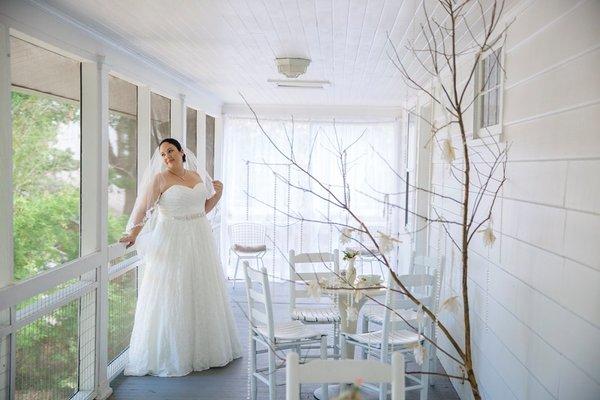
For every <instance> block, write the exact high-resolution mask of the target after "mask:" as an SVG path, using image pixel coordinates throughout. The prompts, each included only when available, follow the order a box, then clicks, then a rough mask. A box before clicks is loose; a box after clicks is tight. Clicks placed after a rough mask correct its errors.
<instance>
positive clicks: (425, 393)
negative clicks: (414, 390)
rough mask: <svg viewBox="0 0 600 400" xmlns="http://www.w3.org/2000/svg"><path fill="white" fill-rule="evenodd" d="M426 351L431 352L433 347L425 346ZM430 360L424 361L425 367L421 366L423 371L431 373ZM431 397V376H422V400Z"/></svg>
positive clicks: (420, 397)
mask: <svg viewBox="0 0 600 400" xmlns="http://www.w3.org/2000/svg"><path fill="white" fill-rule="evenodd" d="M425 350H426V351H427V353H429V352H430V351H431V347H430V346H429V345H428V344H425ZM429 365H430V364H429V358H428V359H427V360H423V365H421V370H422V371H423V372H429ZM428 396H429V374H427V373H425V374H421V390H420V396H419V399H420V400H427V397H428Z"/></svg>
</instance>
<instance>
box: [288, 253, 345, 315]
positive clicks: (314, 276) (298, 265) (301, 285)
mask: <svg viewBox="0 0 600 400" xmlns="http://www.w3.org/2000/svg"><path fill="white" fill-rule="evenodd" d="M289 264H290V280H289V288H290V311H291V310H293V309H294V308H295V307H296V299H299V298H309V297H310V294H309V292H308V287H307V285H306V283H307V282H309V281H314V280H318V279H320V278H331V277H335V276H337V275H338V274H339V273H340V255H339V251H338V250H337V249H336V250H334V251H333V253H299V254H296V252H295V251H294V250H290V253H289ZM305 265H312V267H313V268H312V271H300V270H301V269H304V268H302V266H305ZM318 265H320V266H321V267H323V268H322V269H325V270H326V271H320V272H316V268H315V266H318Z"/></svg>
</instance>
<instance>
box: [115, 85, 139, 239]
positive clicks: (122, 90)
mask: <svg viewBox="0 0 600 400" xmlns="http://www.w3.org/2000/svg"><path fill="white" fill-rule="evenodd" d="M108 119H109V122H108V243H115V242H116V241H117V240H119V238H120V237H121V235H122V234H123V232H124V231H125V226H126V225H127V220H128V219H129V215H130V214H131V211H132V210H133V205H134V203H135V198H136V191H137V86H135V85H133V84H131V83H129V82H127V81H124V80H122V79H119V78H115V77H114V76H110V77H109V79H108Z"/></svg>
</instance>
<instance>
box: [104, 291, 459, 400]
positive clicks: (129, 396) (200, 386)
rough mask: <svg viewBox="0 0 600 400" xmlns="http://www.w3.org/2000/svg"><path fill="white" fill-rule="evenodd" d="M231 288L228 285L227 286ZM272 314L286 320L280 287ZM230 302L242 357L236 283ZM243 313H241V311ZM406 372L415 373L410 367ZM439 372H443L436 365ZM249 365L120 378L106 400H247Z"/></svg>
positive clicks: (449, 399)
mask: <svg viewBox="0 0 600 400" xmlns="http://www.w3.org/2000/svg"><path fill="white" fill-rule="evenodd" d="M230 286H231V285H230ZM274 289H275V290H274V295H273V300H274V303H275V304H274V311H275V315H276V316H277V317H278V318H281V320H286V319H287V318H288V312H287V309H288V305H287V299H288V297H287V296H288V292H287V287H286V286H285V285H283V284H275V285H274ZM231 297H232V300H233V304H232V307H233V313H234V316H235V318H236V324H237V327H238V332H239V334H240V340H241V341H242V345H243V347H244V354H246V353H247V348H248V324H247V321H246V318H245V315H244V313H245V312H246V296H245V289H244V285H243V283H242V282H241V281H238V282H237V284H236V287H235V289H232V290H231ZM242 310H243V311H242ZM407 368H408V369H410V368H412V369H416V367H415V366H411V365H410V364H409V365H408V366H407ZM437 369H438V371H440V372H443V369H442V367H441V365H440V364H439V363H438V366H437ZM247 371H248V362H247V357H246V356H244V358H242V359H238V360H234V361H233V362H231V363H230V364H229V365H227V366H225V367H221V368H212V369H210V370H207V371H202V372H195V373H192V374H190V375H187V376H184V377H180V378H157V377H151V376H144V377H131V376H124V375H123V374H121V375H120V376H118V377H117V378H116V379H115V380H114V381H113V382H112V383H111V387H112V388H113V395H112V396H111V397H110V398H109V400H192V399H194V400H213V399H214V400H242V399H246V398H247V396H248V375H247ZM284 374H285V373H284V370H283V369H282V370H281V371H279V372H278V375H277V376H278V379H279V381H280V382H285V375H284ZM432 380H433V382H434V384H435V385H434V386H433V387H431V388H430V390H429V399H430V400H441V399H444V400H453V399H458V396H457V394H456V392H455V391H454V388H453V387H452V384H451V383H450V381H449V380H448V379H447V378H444V377H433V378H432ZM313 389H314V387H303V390H302V392H303V393H302V399H313V396H312V390H313ZM258 397H259V399H267V398H268V393H267V390H266V386H265V385H262V384H260V383H259V391H258ZM277 398H278V400H279V399H285V389H284V387H283V386H281V387H279V388H278V395H277ZM406 398H407V400H416V399H418V398H419V396H418V393H414V392H409V393H407V396H406Z"/></svg>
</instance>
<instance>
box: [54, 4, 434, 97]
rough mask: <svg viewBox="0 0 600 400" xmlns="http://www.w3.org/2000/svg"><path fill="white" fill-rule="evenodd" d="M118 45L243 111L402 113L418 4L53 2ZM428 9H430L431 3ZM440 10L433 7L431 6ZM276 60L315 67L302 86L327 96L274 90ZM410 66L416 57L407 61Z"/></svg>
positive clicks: (303, 90)
mask: <svg viewBox="0 0 600 400" xmlns="http://www.w3.org/2000/svg"><path fill="white" fill-rule="evenodd" d="M45 3H46V4H48V5H49V6H51V7H53V8H55V9H57V10H58V11H59V12H61V13H63V14H66V15H68V16H69V17H71V18H73V19H75V20H77V21H79V22H80V23H81V24H83V25H85V26H87V27H89V28H91V29H92V30H94V31H96V32H98V33H100V34H101V35H103V36H105V37H107V38H109V39H110V40H112V41H113V42H116V43H118V44H121V45H123V46H125V47H127V48H129V49H132V50H134V51H136V52H138V53H141V54H143V55H145V56H146V57H148V58H150V59H152V60H153V61H154V62H157V63H162V64H164V65H165V66H167V67H169V68H171V69H174V70H176V71H178V72H179V73H180V74H182V75H184V76H185V77H187V78H188V79H190V80H192V81H194V82H197V83H198V84H199V85H201V86H203V87H205V88H206V89H208V90H210V91H211V92H213V93H214V94H215V95H217V96H218V97H219V98H220V99H221V100H222V101H223V102H224V103H228V104H239V103H241V102H242V99H241V97H240V95H239V93H240V92H241V93H243V94H244V95H245V96H246V98H247V99H248V100H249V101H250V102H252V103H255V104H278V105H286V104H297V105H310V106H315V105H328V106H341V105H353V106H357V105H363V106H398V105H400V104H401V102H402V99H403V91H404V85H403V83H402V81H401V79H400V76H399V74H398V72H397V71H396V70H395V68H394V66H393V65H392V64H391V62H390V61H389V58H388V52H389V51H390V47H389V45H388V43H387V37H388V34H389V36H390V38H391V40H392V41H393V42H394V43H395V44H396V45H398V46H400V47H401V46H402V43H403V41H405V40H406V39H407V38H408V37H410V36H411V35H413V34H415V33H416V32H417V31H418V29H417V28H418V27H417V26H416V25H418V24H417V23H412V22H413V16H414V15H415V13H416V10H418V9H420V7H421V2H420V1H418V0H352V1H348V0H171V1H158V0H156V1H147V0H128V1H123V0H103V1H94V0H48V1H46V2H45ZM428 3H429V2H428ZM432 8H434V7H432ZM277 57H306V58H310V59H311V60H312V62H311V64H310V66H309V68H308V72H307V73H306V74H305V75H304V76H302V77H301V78H302V79H311V80H328V81H330V82H331V86H329V87H327V88H325V89H298V88H275V87H274V86H273V84H271V83H268V82H267V80H268V79H282V78H284V77H283V76H282V75H279V74H278V72H277V68H276V66H275V58H277ZM408 61H410V60H408Z"/></svg>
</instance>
